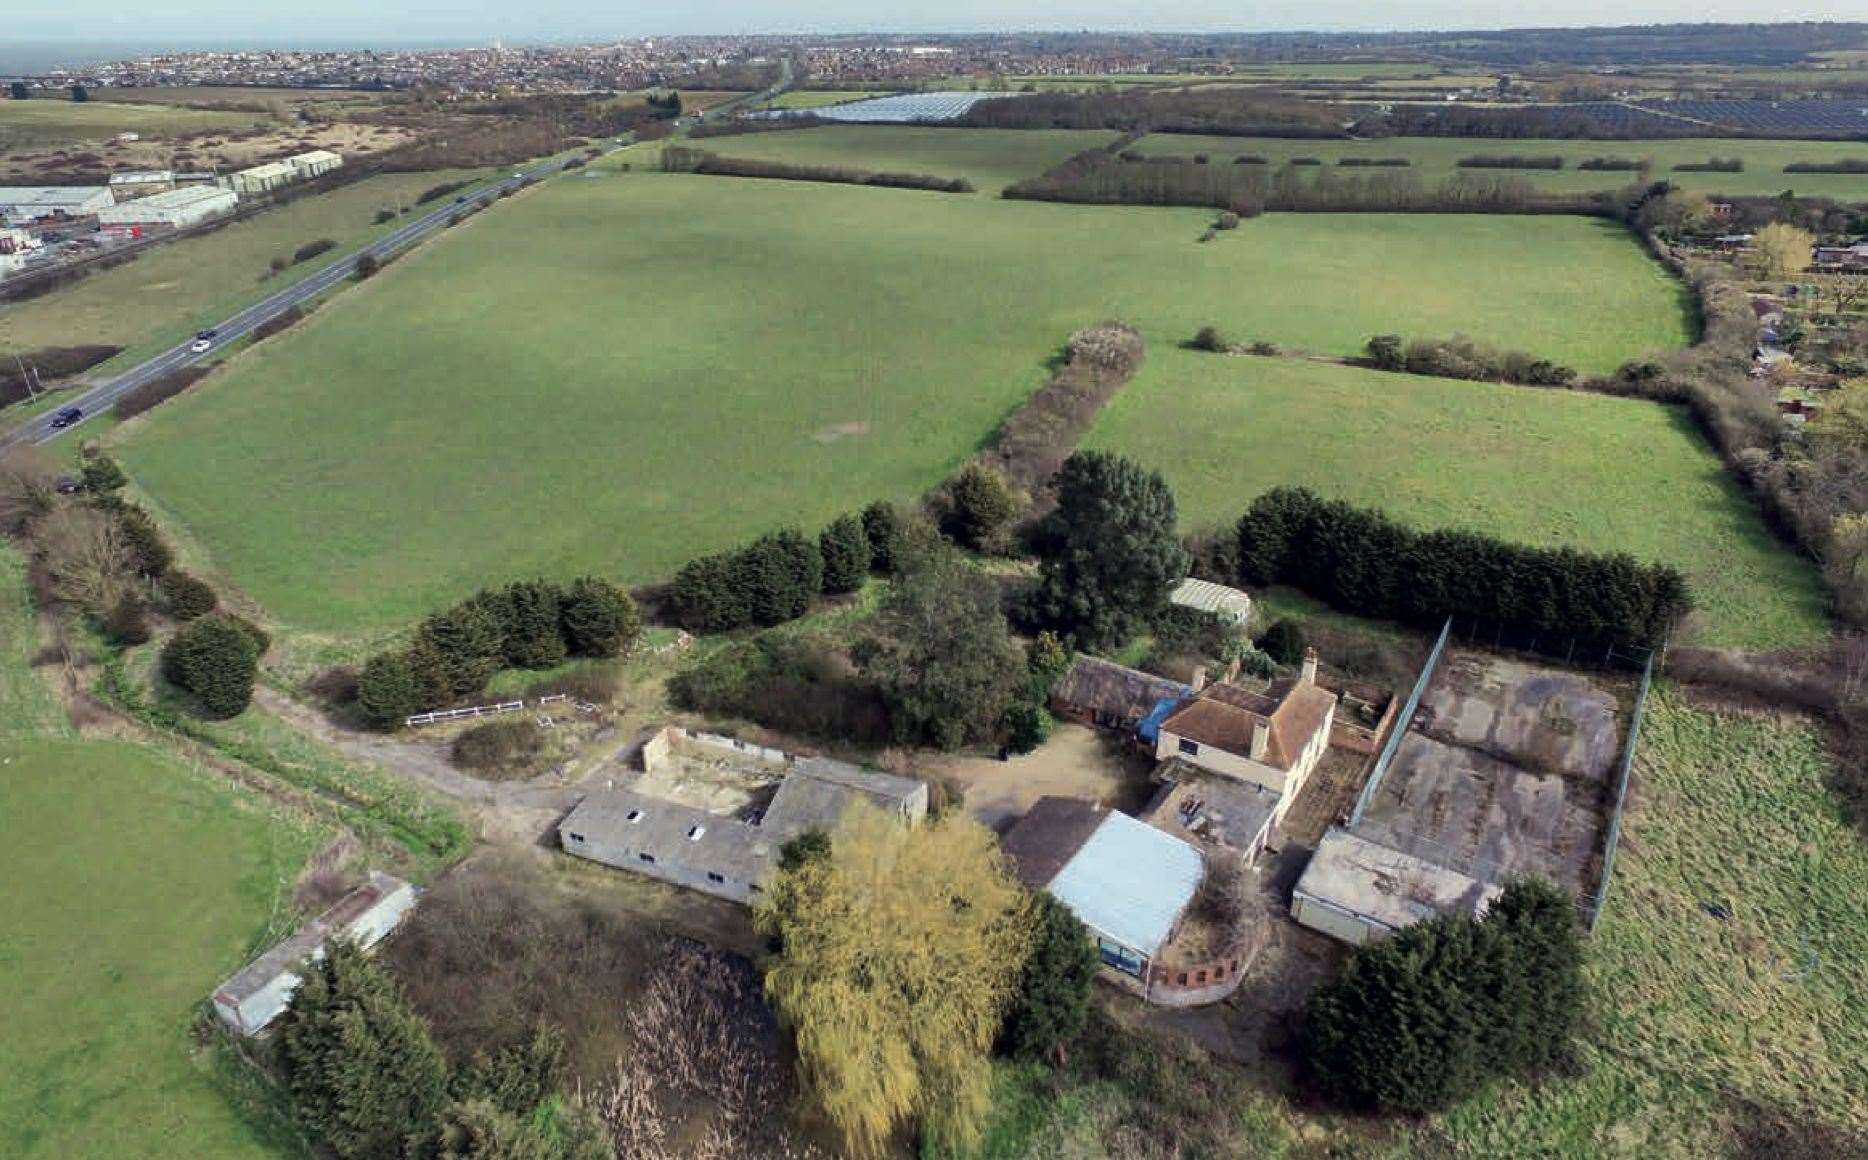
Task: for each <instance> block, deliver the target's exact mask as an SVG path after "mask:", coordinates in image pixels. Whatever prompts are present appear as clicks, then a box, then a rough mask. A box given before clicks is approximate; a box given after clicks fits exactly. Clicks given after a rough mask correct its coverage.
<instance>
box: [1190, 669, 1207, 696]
mask: <svg viewBox="0 0 1868 1160" xmlns="http://www.w3.org/2000/svg"><path fill="white" fill-rule="evenodd" d="M1204 688H1206V666H1205V665H1201V666H1200V667H1199V668H1196V669H1195V670H1194V671H1193V691H1194V692H1196V693H1197V692H1199V691H1200V690H1201V689H1204Z"/></svg>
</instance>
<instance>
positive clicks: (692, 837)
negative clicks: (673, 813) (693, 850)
mask: <svg viewBox="0 0 1868 1160" xmlns="http://www.w3.org/2000/svg"><path fill="white" fill-rule="evenodd" d="M706 832H707V827H706V826H703V825H692V826H689V827H688V841H690V842H698V841H700V836H701V835H702V834H704V833H706Z"/></svg>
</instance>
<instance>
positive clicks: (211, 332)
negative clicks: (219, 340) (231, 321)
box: [195, 326, 220, 340]
mask: <svg viewBox="0 0 1868 1160" xmlns="http://www.w3.org/2000/svg"><path fill="white" fill-rule="evenodd" d="M219 333H220V331H218V330H215V329H214V328H213V327H211V326H210V327H208V328H207V329H206V330H197V331H195V337H196V338H205V339H210V340H211V339H213V337H214V336H215V335H217V334H219Z"/></svg>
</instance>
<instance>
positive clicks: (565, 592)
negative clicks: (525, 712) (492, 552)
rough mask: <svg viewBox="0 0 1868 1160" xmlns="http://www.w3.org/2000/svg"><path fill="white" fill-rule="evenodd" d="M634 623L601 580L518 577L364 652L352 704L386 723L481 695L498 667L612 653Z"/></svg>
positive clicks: (626, 601) (631, 606)
mask: <svg viewBox="0 0 1868 1160" xmlns="http://www.w3.org/2000/svg"><path fill="white" fill-rule="evenodd" d="M641 629H642V618H641V616H640V614H639V613H638V612H637V611H636V606H635V602H634V601H632V600H631V599H630V598H629V594H628V593H626V592H624V591H623V590H622V589H620V588H618V587H617V586H616V585H614V584H612V583H610V582H609V581H608V580H604V579H602V578H601V577H596V576H586V577H583V578H582V579H580V580H577V581H575V582H573V583H572V584H571V585H570V587H568V588H565V587H561V586H559V585H558V584H555V583H553V582H551V581H549V580H521V581H517V582H515V583H512V584H508V585H506V586H505V587H504V588H493V589H486V590H483V591H481V592H479V593H477V594H476V595H474V596H472V597H470V598H469V599H467V600H464V601H462V602H461V603H459V604H456V605H455V606H454V607H452V608H450V609H447V610H446V611H444V612H438V613H435V614H434V615H433V616H430V617H429V618H428V619H427V620H425V621H423V622H422V624H421V627H420V628H419V629H417V630H416V633H415V639H414V640H413V641H412V642H410V643H409V644H408V645H407V646H406V647H404V648H401V649H397V650H393V651H390V652H384V653H379V654H377V655H376V656H374V657H371V658H370V660H369V662H368V663H367V664H365V665H364V667H363V672H362V674H361V675H360V676H359V677H358V680H357V702H358V705H359V706H360V707H361V709H362V711H363V715H364V718H365V719H366V720H367V721H369V723H370V724H372V725H374V726H376V727H377V728H379V729H388V728H394V727H395V726H397V725H400V724H401V723H402V720H403V718H405V717H408V716H411V715H412V714H415V713H420V712H422V711H424V710H428V709H434V708H439V707H441V706H444V705H448V704H452V703H454V702H455V701H457V700H459V699H461V698H463V697H473V696H477V695H479V694H480V693H481V692H482V691H483V690H484V689H485V688H486V683H487V682H488V681H489V680H491V679H492V677H493V674H495V673H497V672H499V671H500V670H501V669H505V668H520V669H548V668H552V667H554V666H556V665H559V664H562V663H564V661H565V660H566V659H568V658H570V657H573V656H578V657H613V656H617V655H619V654H621V653H622V652H623V651H624V650H625V649H627V648H628V647H629V645H630V644H631V643H632V642H633V641H634V640H635V638H636V636H637V634H638V633H640V632H641Z"/></svg>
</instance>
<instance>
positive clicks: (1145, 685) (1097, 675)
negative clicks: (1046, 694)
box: [1051, 653, 1193, 731]
mask: <svg viewBox="0 0 1868 1160" xmlns="http://www.w3.org/2000/svg"><path fill="white" fill-rule="evenodd" d="M1192 691H1193V690H1191V689H1189V688H1188V687H1187V686H1186V685H1183V684H1181V683H1180V682H1179V681H1170V680H1168V679H1167V678H1166V677H1157V676H1155V675H1153V674H1152V673H1144V672H1141V671H1140V670H1138V669H1131V668H1128V667H1126V666H1124V665H1119V664H1116V663H1115V662H1114V661H1106V660H1103V659H1102V658H1101V657H1092V656H1085V655H1083V654H1081V653H1079V654H1077V657H1076V659H1075V660H1073V661H1071V663H1070V668H1069V670H1068V671H1066V672H1065V673H1064V675H1063V677H1062V678H1061V679H1059V681H1058V682H1057V685H1056V687H1055V688H1053V689H1052V690H1051V711H1052V712H1054V713H1056V714H1057V715H1058V716H1059V717H1062V718H1064V719H1065V720H1069V721H1077V722H1080V723H1082V724H1084V725H1096V726H1099V727H1101V728H1104V729H1120V730H1124V731H1126V730H1131V729H1135V728H1136V727H1137V726H1139V725H1140V724H1141V723H1142V722H1143V721H1144V720H1145V719H1146V718H1148V717H1149V716H1150V715H1151V714H1153V713H1154V712H1155V711H1156V710H1157V709H1158V708H1160V707H1161V706H1163V705H1172V704H1175V703H1177V702H1178V701H1180V699H1181V698H1183V697H1186V696H1188V695H1189V694H1190V693H1191V692H1192Z"/></svg>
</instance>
